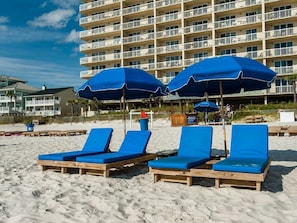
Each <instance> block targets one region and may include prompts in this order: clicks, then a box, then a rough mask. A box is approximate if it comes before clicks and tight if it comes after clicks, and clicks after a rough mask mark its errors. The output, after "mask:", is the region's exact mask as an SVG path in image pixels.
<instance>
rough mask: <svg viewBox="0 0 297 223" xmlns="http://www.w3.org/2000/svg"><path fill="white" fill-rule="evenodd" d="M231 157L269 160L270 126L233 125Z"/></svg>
mask: <svg viewBox="0 0 297 223" xmlns="http://www.w3.org/2000/svg"><path fill="white" fill-rule="evenodd" d="M230 157H233V158H234V157H239V158H253V157H255V158H268V126H267V125H261V124H259V125H258V124H256V125H254V124H245V125H233V126H232V134H231V143H230Z"/></svg>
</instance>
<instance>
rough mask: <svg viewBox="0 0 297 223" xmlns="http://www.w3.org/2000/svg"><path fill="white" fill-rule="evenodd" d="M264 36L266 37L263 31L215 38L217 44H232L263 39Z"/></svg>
mask: <svg viewBox="0 0 297 223" xmlns="http://www.w3.org/2000/svg"><path fill="white" fill-rule="evenodd" d="M263 38H264V37H263V33H262V32H258V33H251V34H246V35H238V36H230V37H223V38H217V39H215V45H216V46H222V45H231V44H239V43H248V42H252V41H261V40H262V39H263Z"/></svg>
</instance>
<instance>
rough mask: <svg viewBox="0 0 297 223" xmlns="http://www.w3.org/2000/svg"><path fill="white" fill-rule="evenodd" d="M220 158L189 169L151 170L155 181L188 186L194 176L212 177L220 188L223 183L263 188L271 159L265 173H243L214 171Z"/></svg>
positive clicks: (257, 188) (258, 189)
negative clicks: (214, 166)
mask: <svg viewBox="0 0 297 223" xmlns="http://www.w3.org/2000/svg"><path fill="white" fill-rule="evenodd" d="M218 161H219V160H210V161H208V162H206V163H205V164H204V165H202V166H198V167H195V168H191V169H189V170H168V169H152V168H150V172H151V173H153V174H154V182H155V183H156V182H158V181H160V180H161V181H167V182H177V183H185V184H187V185H188V186H191V185H192V181H193V180H192V178H193V177H202V178H211V179H214V180H215V187H216V188H217V189H218V188H220V186H221V185H229V186H237V187H248V188H254V189H256V190H257V191H260V190H261V185H262V183H263V182H264V180H265V178H266V175H267V173H268V170H269V168H270V162H271V161H270V160H269V163H268V164H267V166H266V168H265V170H264V172H263V173H260V174H254V173H241V172H227V171H214V170H212V168H211V167H212V165H213V164H214V163H216V162H218Z"/></svg>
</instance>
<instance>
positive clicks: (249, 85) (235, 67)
mask: <svg viewBox="0 0 297 223" xmlns="http://www.w3.org/2000/svg"><path fill="white" fill-rule="evenodd" d="M275 78H276V73H275V72H274V71H272V70H271V69H269V68H268V67H266V66H265V65H263V64H261V63H260V62H258V61H256V60H253V59H250V58H245V57H236V56H221V57H213V58H207V59H204V60H202V61H200V62H198V63H195V64H193V65H191V66H189V67H187V68H186V69H184V70H183V71H181V72H180V73H179V74H178V75H177V76H176V77H175V78H173V79H172V80H171V82H170V83H169V84H168V91H169V92H170V93H175V92H178V94H179V96H180V97H183V96H197V97H202V96H204V94H205V93H207V94H208V95H221V94H222V93H224V94H231V93H239V92H240V91H241V89H243V90H244V91H252V90H262V89H267V88H270V87H271V83H272V82H273V81H274V79H275ZM220 85H221V86H220Z"/></svg>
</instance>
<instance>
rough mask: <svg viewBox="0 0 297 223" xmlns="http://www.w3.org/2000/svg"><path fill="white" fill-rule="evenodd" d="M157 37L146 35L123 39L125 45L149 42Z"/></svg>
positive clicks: (150, 34)
mask: <svg viewBox="0 0 297 223" xmlns="http://www.w3.org/2000/svg"><path fill="white" fill-rule="evenodd" d="M154 38H155V35H154V33H145V34H140V35H135V36H129V37H124V38H123V43H124V44H125V43H135V42H140V41H147V40H154Z"/></svg>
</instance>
